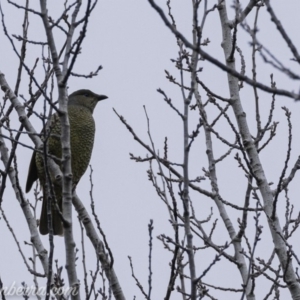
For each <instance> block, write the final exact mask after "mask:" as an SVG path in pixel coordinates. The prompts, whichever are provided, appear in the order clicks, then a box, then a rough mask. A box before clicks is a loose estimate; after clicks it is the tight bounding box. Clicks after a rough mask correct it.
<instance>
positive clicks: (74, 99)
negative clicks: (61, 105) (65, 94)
mask: <svg viewBox="0 0 300 300" xmlns="http://www.w3.org/2000/svg"><path fill="white" fill-rule="evenodd" d="M107 98H108V97H107V96H104V95H98V94H95V93H93V92H92V91H90V90H78V91H76V92H74V93H72V94H71V95H69V102H68V105H79V106H83V107H86V108H88V109H89V110H91V112H93V111H94V108H95V107H96V105H97V103H98V102H99V101H101V100H104V99H107Z"/></svg>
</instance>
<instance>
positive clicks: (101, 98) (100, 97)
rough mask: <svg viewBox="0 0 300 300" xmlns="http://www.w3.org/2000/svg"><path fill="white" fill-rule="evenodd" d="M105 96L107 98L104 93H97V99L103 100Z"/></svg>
mask: <svg viewBox="0 0 300 300" xmlns="http://www.w3.org/2000/svg"><path fill="white" fill-rule="evenodd" d="M107 98H108V97H107V96H105V95H97V100H98V101H101V100H105V99H107Z"/></svg>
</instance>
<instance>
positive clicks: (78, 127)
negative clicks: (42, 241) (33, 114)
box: [26, 89, 108, 236]
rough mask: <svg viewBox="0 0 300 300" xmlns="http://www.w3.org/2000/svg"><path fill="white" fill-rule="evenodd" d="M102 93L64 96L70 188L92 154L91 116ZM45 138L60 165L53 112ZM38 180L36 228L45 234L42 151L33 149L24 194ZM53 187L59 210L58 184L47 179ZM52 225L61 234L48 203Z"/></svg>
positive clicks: (57, 217)
mask: <svg viewBox="0 0 300 300" xmlns="http://www.w3.org/2000/svg"><path fill="white" fill-rule="evenodd" d="M107 98H108V97H107V96H105V95H98V94H95V93H93V92H92V91H90V90H87V89H82V90H78V91H75V92H73V93H72V94H70V95H69V98H68V116H69V122H70V146H71V168H72V173H73V177H72V180H73V189H75V188H76V185H77V184H78V182H79V180H80V178H81V177H82V175H83V174H84V173H85V171H86V169H87V167H88V165H89V162H90V158H91V154H92V150H93V146H94V137H95V121H94V118H93V112H94V108H95V107H96V105H97V103H98V102H99V101H101V100H104V99H107ZM46 127H48V128H49V138H48V141H47V143H48V153H49V154H50V155H51V156H52V157H57V158H58V159H56V160H55V158H54V161H55V162H56V163H57V164H58V165H59V167H61V166H60V164H61V160H60V159H61V154H62V150H61V140H60V136H61V124H60V118H59V116H58V114H57V113H55V114H53V115H52V116H51V117H50V124H48V126H46ZM38 179H39V181H40V185H41V188H42V190H43V204H42V210H41V216H40V222H39V231H40V233H41V234H42V235H46V234H48V233H49V228H48V217H47V195H46V194H47V193H46V191H45V183H46V176H45V168H44V158H43V154H42V153H41V152H38V151H34V152H33V154H32V157H31V161H30V165H29V169H28V176H27V182H26V193H28V192H29V191H30V189H31V188H32V185H33V183H34V182H35V181H36V180H38ZM50 180H51V183H52V185H53V188H54V193H55V197H56V201H57V204H58V207H59V209H60V211H61V212H62V187H61V185H59V184H58V183H57V182H56V181H55V179H53V178H51V179H50ZM53 202H54V201H52V203H53ZM51 215H52V227H53V234H54V235H60V236H63V233H64V230H63V223H62V221H61V217H60V215H59V212H58V211H57V209H56V207H55V206H54V205H52V210H51Z"/></svg>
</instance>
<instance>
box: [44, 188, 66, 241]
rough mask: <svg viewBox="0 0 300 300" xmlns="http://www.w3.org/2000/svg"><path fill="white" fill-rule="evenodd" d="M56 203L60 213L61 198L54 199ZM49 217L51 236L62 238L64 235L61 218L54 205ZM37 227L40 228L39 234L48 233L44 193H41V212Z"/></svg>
mask: <svg viewBox="0 0 300 300" xmlns="http://www.w3.org/2000/svg"><path fill="white" fill-rule="evenodd" d="M52 201H53V200H52ZM56 201H57V203H58V207H59V209H60V212H61V213H62V199H61V197H56ZM53 202H54V201H53ZM51 217H52V228H53V234H54V235H60V236H63V235H64V227H63V223H62V221H61V217H60V215H59V212H58V210H57V208H56V206H55V204H54V203H52V209H51ZM39 227H40V233H41V234H43V235H45V234H48V233H49V224H48V214H47V196H46V194H45V193H44V192H43V204H42V211H41V217H40V226H39Z"/></svg>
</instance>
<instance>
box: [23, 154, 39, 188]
mask: <svg viewBox="0 0 300 300" xmlns="http://www.w3.org/2000/svg"><path fill="white" fill-rule="evenodd" d="M37 179H38V172H37V167H36V163H35V152H33V154H32V157H31V161H30V165H29V170H28V175H27V182H26V193H28V192H29V191H30V189H31V187H32V185H33V183H34V182H35V181H36V180H37Z"/></svg>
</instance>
